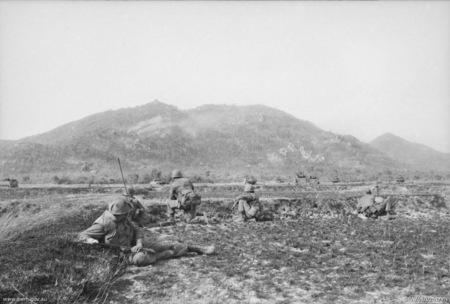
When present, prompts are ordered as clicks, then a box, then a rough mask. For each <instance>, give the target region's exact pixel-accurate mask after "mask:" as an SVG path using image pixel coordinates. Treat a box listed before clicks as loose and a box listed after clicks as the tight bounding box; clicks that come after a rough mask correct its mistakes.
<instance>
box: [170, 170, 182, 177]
mask: <svg viewBox="0 0 450 304" xmlns="http://www.w3.org/2000/svg"><path fill="white" fill-rule="evenodd" d="M179 177H182V175H181V171H180V170H178V169H175V170H173V171H172V178H179Z"/></svg>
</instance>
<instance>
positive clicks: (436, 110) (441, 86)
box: [0, 1, 450, 152]
mask: <svg viewBox="0 0 450 304" xmlns="http://www.w3.org/2000/svg"><path fill="white" fill-rule="evenodd" d="M449 84H450V2H447V1H381V2H380V1H370V2H369V1H305V2H297V1H286V2H284V1H282V2H278V1H263V2H253V1H251V2H243V1H239V2H234V1H233V2H229V1H213V2H206V1H199V2H196V1H190V2H179V1H175V2H173V1H162V2H157V1H151V2H147V1H136V2H134V1H107V2H103V1H91V2H88V1H17V2H16V1H0V139H19V138H23V137H26V136H31V135H35V134H38V133H43V132H47V131H49V130H51V129H53V128H56V127H58V126H60V125H62V124H65V123H67V122H71V121H74V120H78V119H81V118H83V117H85V116H88V115H90V114H94V113H98V112H102V111H106V110H109V109H112V110H115V109H119V108H124V107H134V106H138V105H143V104H146V103H148V102H151V101H153V100H155V99H158V100H159V101H161V102H164V103H167V104H171V105H175V106H177V107H178V108H180V109H190V108H195V107H197V106H200V105H203V104H217V103H219V104H235V105H250V104H263V105H267V106H270V107H274V108H278V109H280V110H283V111H286V112H288V113H290V114H292V115H294V116H296V117H297V118H299V119H303V120H308V121H310V122H312V123H314V124H315V125H316V126H318V127H320V128H322V129H324V130H327V131H332V132H334V133H338V134H351V135H353V136H355V137H356V138H358V139H360V140H362V141H364V142H368V141H371V140H372V139H374V138H375V137H377V136H379V135H381V134H383V133H385V132H391V133H393V134H396V135H398V136H400V137H402V138H404V139H406V140H408V141H411V142H416V143H422V144H425V145H428V146H430V147H432V148H434V149H437V150H439V151H442V152H450V119H449V118H450V86H449Z"/></svg>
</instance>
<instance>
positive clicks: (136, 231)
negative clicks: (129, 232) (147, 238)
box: [131, 223, 144, 246]
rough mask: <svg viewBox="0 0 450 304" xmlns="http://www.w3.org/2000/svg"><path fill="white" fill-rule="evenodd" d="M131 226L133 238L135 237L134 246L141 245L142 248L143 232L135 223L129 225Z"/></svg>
mask: <svg viewBox="0 0 450 304" xmlns="http://www.w3.org/2000/svg"><path fill="white" fill-rule="evenodd" d="M131 224H132V225H133V230H134V236H135V237H136V245H138V244H141V246H143V244H144V232H143V231H142V229H141V228H139V227H138V226H137V225H136V224H135V223H131Z"/></svg>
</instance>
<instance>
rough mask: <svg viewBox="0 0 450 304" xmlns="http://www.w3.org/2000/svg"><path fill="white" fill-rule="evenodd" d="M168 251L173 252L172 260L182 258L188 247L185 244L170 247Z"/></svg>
mask: <svg viewBox="0 0 450 304" xmlns="http://www.w3.org/2000/svg"><path fill="white" fill-rule="evenodd" d="M170 249H171V250H172V251H173V252H174V256H173V257H174V258H178V257H180V256H184V255H186V254H187V253H188V245H185V244H176V245H172V247H171V248H170Z"/></svg>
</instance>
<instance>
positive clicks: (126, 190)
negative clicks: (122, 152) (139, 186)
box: [117, 158, 128, 195]
mask: <svg viewBox="0 0 450 304" xmlns="http://www.w3.org/2000/svg"><path fill="white" fill-rule="evenodd" d="M117 161H118V162H119V168H120V174H122V181H123V186H124V187H125V193H126V194H127V195H128V189H127V185H126V184H125V178H123V171H122V166H121V165H120V158H118V159H117Z"/></svg>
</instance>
